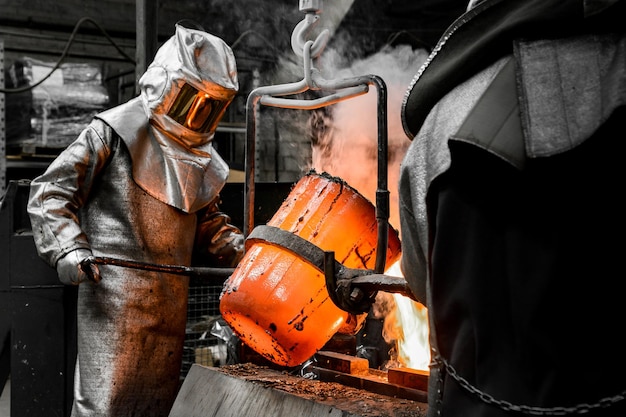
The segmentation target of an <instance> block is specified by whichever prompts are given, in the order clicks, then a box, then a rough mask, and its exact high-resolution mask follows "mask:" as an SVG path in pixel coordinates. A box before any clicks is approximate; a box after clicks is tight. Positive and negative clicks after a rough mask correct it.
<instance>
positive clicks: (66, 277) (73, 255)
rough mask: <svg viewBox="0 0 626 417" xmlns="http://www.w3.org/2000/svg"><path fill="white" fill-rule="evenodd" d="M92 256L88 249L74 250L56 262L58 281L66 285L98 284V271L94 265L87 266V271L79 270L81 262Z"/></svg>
mask: <svg viewBox="0 0 626 417" xmlns="http://www.w3.org/2000/svg"><path fill="white" fill-rule="evenodd" d="M89 256H92V254H91V251H90V250H88V249H76V250H75V251H72V252H69V253H68V254H67V255H65V256H64V257H62V258H61V259H59V260H58V261H57V274H58V275H59V280H60V281H61V282H62V283H63V284H66V285H78V284H80V283H81V282H83V281H87V280H90V281H93V282H95V283H96V284H97V283H98V282H100V270H99V269H98V266H97V265H95V264H89V270H88V271H84V270H83V268H81V265H80V263H81V261H83V260H84V259H85V258H87V257H89Z"/></svg>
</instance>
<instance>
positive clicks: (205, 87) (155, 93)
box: [139, 25, 239, 148]
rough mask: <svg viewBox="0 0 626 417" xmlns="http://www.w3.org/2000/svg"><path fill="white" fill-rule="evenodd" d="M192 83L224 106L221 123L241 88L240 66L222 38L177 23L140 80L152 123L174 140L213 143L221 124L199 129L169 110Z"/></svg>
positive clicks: (218, 108)
mask: <svg viewBox="0 0 626 417" xmlns="http://www.w3.org/2000/svg"><path fill="white" fill-rule="evenodd" d="M188 86H191V87H193V89H195V90H197V91H199V92H202V93H204V94H205V95H207V96H209V97H211V98H212V99H213V100H215V101H220V102H221V103H222V104H223V105H222V106H215V107H216V111H217V112H218V114H214V115H212V117H213V119H214V120H215V121H216V122H217V121H219V119H220V118H221V116H222V115H223V113H224V110H225V109H226V107H227V105H228V104H229V103H230V102H231V101H232V99H233V98H234V96H235V94H236V93H237V91H238V89H239V82H238V80H237V66H236V63H235V57H234V55H233V52H232V50H231V49H230V47H229V46H228V45H227V44H226V43H225V42H224V41H223V40H221V39H220V38H218V37H216V36H213V35H211V34H209V33H206V32H202V31H199V30H194V29H188V28H185V27H183V26H180V25H176V33H175V34H174V36H172V37H171V38H170V39H169V40H168V41H166V42H165V43H164V44H163V46H161V48H159V50H158V51H157V53H156V55H155V57H154V60H153V62H152V64H150V66H149V67H148V69H147V71H146V72H145V73H144V75H143V76H142V77H141V78H140V79H139V88H140V92H141V98H142V101H143V104H144V106H145V108H146V111H147V112H148V113H149V117H150V119H151V123H152V124H154V125H155V126H156V127H157V128H158V129H159V130H161V131H163V132H164V133H166V134H167V135H169V136H171V137H172V138H173V139H175V140H178V141H180V142H182V143H183V144H185V145H187V146H189V147H191V148H195V147H198V146H201V145H204V144H205V143H207V142H210V141H211V139H212V138H213V135H214V133H215V127H216V125H217V123H215V125H214V126H213V127H212V129H210V130H209V131H206V132H198V131H195V130H192V129H191V128H189V127H185V126H183V124H182V123H180V122H177V121H176V120H174V118H172V117H171V116H170V115H168V113H170V110H171V109H172V107H173V106H174V105H175V104H176V100H177V99H178V98H179V97H180V94H181V92H182V91H184V90H185V89H186V87H188Z"/></svg>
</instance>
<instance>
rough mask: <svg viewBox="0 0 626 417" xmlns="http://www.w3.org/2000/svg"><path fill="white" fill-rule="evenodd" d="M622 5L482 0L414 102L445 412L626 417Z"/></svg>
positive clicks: (408, 197) (413, 283)
mask: <svg viewBox="0 0 626 417" xmlns="http://www.w3.org/2000/svg"><path fill="white" fill-rule="evenodd" d="M625 10H626V1H623V0H597V1H582V0H484V1H473V2H472V3H471V4H470V6H469V7H468V10H467V12H466V13H465V14H463V15H462V16H460V17H459V18H458V19H457V20H456V21H455V22H454V23H453V24H452V25H451V26H450V27H449V29H448V30H447V31H446V33H444V35H443V36H442V37H441V39H440V41H439V43H438V45H437V46H436V47H435V48H434V50H433V52H432V53H431V55H430V57H429V58H428V59H427V61H426V63H425V64H424V65H423V66H422V67H421V68H420V69H419V71H418V73H417V75H416V76H415V77H414V79H413V81H412V83H411V84H410V86H409V89H408V91H407V93H406V95H405V99H404V102H403V104H402V120H403V124H404V128H405V131H406V133H407V135H408V136H409V138H410V139H412V143H411V146H410V148H409V150H408V152H407V154H406V155H405V158H404V160H403V163H402V168H401V178H400V183H399V194H400V219H401V220H400V221H401V235H402V272H403V274H404V276H405V278H406V279H407V282H408V283H409V286H410V287H411V289H412V291H413V292H414V294H415V295H416V296H417V298H418V299H419V300H420V301H422V302H423V303H424V304H426V305H427V307H428V313H429V321H430V326H429V327H430V343H431V350H432V351H431V353H432V355H431V357H432V359H431V367H430V379H429V388H428V395H429V404H428V413H429V416H445V417H450V416H459V417H468V416H481V417H504V416H521V415H567V416H574V415H585V416H594V417H600V416H624V415H626V378H624V374H625V372H626V355H624V352H626V342H625V341H624V338H623V337H622V335H621V328H622V326H623V323H624V321H625V319H626V312H625V311H624V308H623V305H622V302H623V301H622V298H623V297H622V290H621V287H622V283H621V280H622V278H623V276H624V272H623V263H622V258H621V257H622V256H623V254H624V252H625V249H626V248H625V244H624V239H623V236H624V232H626V220H625V219H626V216H625V215H624V213H626V203H624V198H623V196H622V195H621V191H620V190H623V189H624V178H625V175H624V166H625V165H624V163H623V156H624V155H625V153H624V151H625V147H626V141H624V140H623V136H624V131H625V129H626V107H625V104H626V36H625V34H624V30H625V29H626V25H624V20H625V18H626V13H625Z"/></svg>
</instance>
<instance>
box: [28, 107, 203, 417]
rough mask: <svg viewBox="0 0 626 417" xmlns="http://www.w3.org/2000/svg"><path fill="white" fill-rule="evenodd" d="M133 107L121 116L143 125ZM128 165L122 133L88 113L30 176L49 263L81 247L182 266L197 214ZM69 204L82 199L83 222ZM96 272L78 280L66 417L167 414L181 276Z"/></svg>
mask: <svg viewBox="0 0 626 417" xmlns="http://www.w3.org/2000/svg"><path fill="white" fill-rule="evenodd" d="M134 106H135V107H134V112H130V113H129V114H128V115H129V116H130V117H132V115H133V113H134V115H135V116H138V117H143V119H141V120H143V121H144V122H145V124H144V125H147V118H146V117H145V115H144V113H143V110H142V109H141V103H140V101H135V102H134ZM123 107H125V108H124V109H123V110H126V111H128V110H131V109H130V108H129V106H123ZM117 116H119V113H118V114H117ZM132 124H134V125H141V122H138V121H135V123H132ZM132 170H133V164H132V163H131V155H130V153H129V151H128V148H127V146H126V144H125V143H124V141H123V140H121V139H120V137H119V136H118V135H117V134H116V132H115V131H114V130H113V129H112V128H111V127H110V126H109V125H107V124H106V123H104V122H103V121H102V120H100V119H99V118H95V119H94V121H92V123H91V124H90V125H89V127H88V128H87V129H85V131H84V132H83V133H82V134H81V135H80V136H79V138H78V139H77V140H76V141H75V142H74V143H72V144H71V145H70V146H68V148H67V149H66V150H65V151H64V152H63V153H62V154H61V155H60V156H59V157H58V158H57V159H56V160H55V161H53V162H52V164H51V167H50V168H49V171H53V172H54V174H49V175H46V174H44V175H42V176H41V177H39V178H37V179H36V180H34V181H33V182H32V183H31V200H32V202H33V203H32V204H31V207H30V208H29V214H30V215H31V221H32V223H33V231H34V236H35V240H36V242H37V246H38V248H39V249H40V252H41V256H42V257H43V258H44V259H46V260H47V261H48V262H49V263H50V264H51V265H55V264H56V261H57V260H58V259H59V258H60V257H62V256H63V255H65V254H66V253H68V252H70V251H72V250H75V249H78V248H81V247H83V248H88V249H91V250H92V251H93V255H95V256H110V257H117V258H122V259H130V260H140V261H144V262H150V263H160V264H174V265H189V264H190V262H191V254H192V249H193V244H194V238H195V231H196V226H197V222H198V220H197V215H196V214H194V213H187V212H185V211H183V210H180V209H177V208H175V207H173V206H172V205H169V204H165V203H164V202H162V201H160V200H158V199H156V198H154V197H153V196H151V195H150V194H149V193H147V192H146V191H145V190H144V189H142V188H140V187H139V186H138V185H137V184H136V183H135V181H133V175H132ZM214 191H215V190H214ZM211 194H212V195H211V197H210V198H209V197H204V198H200V200H204V201H209V200H210V199H211V198H212V197H213V196H214V195H215V194H213V193H211ZM197 203H198V199H196V200H194V202H192V203H190V206H189V207H187V209H189V208H190V207H193V208H196V207H198V204H197ZM67 206H77V207H83V208H82V209H81V210H80V211H79V212H78V213H79V214H78V216H79V221H80V223H77V222H76V221H74V218H73V216H72V215H70V214H69V211H68V210H67ZM83 232H84V233H83ZM86 236H89V241H87V237H86ZM100 271H101V276H102V281H101V282H100V283H99V284H98V285H95V284H92V283H90V282H85V283H83V284H81V285H80V286H79V294H78V317H79V320H78V333H77V338H78V339H77V343H78V359H77V366H76V376H75V378H76V384H75V392H74V397H75V398H74V406H73V411H72V416H74V417H77V416H111V417H113V416H115V417H118V416H124V415H127V414H126V411H127V410H135V414H134V415H140V416H142V417H149V416H167V415H168V413H169V410H170V408H171V405H172V404H173V401H174V400H175V396H176V393H177V390H178V387H179V383H180V366H181V361H182V351H183V342H184V336H185V324H186V307H187V293H188V278H187V277H181V276H178V275H169V274H164V273H160V272H148V271H140V270H133V269H127V268H122V267H116V266H109V265H102V266H100ZM139 394H140V395H139Z"/></svg>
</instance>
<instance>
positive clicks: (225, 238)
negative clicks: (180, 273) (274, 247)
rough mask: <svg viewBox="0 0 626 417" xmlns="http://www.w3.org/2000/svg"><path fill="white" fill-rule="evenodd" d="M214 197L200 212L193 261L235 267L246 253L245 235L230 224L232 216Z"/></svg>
mask: <svg viewBox="0 0 626 417" xmlns="http://www.w3.org/2000/svg"><path fill="white" fill-rule="evenodd" d="M218 200H219V196H218V197H217V198H216V199H214V200H213V201H212V202H211V203H210V204H209V205H208V206H207V207H206V208H205V209H204V210H202V211H201V213H199V214H198V215H199V224H198V230H197V232H196V243H195V250H194V260H193V263H194V264H196V265H206V266H213V267H225V268H226V267H234V266H236V265H237V264H238V263H239V261H240V260H241V258H242V257H243V253H244V237H243V234H242V233H241V231H240V230H239V229H238V228H237V227H235V226H233V225H232V224H230V217H229V216H228V215H226V214H224V213H222V212H221V211H220V210H219V207H218V205H217V202H218Z"/></svg>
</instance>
